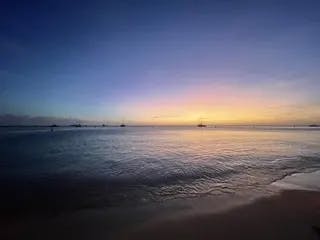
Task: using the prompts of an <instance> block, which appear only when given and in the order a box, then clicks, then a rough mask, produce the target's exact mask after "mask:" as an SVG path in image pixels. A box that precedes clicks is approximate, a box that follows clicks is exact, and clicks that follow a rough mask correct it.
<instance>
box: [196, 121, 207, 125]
mask: <svg viewBox="0 0 320 240" xmlns="http://www.w3.org/2000/svg"><path fill="white" fill-rule="evenodd" d="M206 126H207V125H205V124H203V123H202V120H200V123H199V124H198V125H197V127H206Z"/></svg>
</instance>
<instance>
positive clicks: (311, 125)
mask: <svg viewBox="0 0 320 240" xmlns="http://www.w3.org/2000/svg"><path fill="white" fill-rule="evenodd" d="M309 127H320V125H318V124H310V125H309Z"/></svg>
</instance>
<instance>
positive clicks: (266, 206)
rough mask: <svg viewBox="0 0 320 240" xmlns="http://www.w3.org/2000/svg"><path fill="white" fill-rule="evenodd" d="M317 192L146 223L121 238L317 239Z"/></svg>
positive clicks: (285, 193) (282, 195) (319, 199)
mask: <svg viewBox="0 0 320 240" xmlns="http://www.w3.org/2000/svg"><path fill="white" fill-rule="evenodd" d="M314 227H320V192H314V191H303V190H285V191H283V192H281V193H280V194H279V195H275V196H272V197H269V198H263V199H259V200H257V201H255V202H253V203H250V204H247V205H244V206H240V207H236V208H233V209H231V210H228V211H224V212H220V213H216V214H201V215H193V216H189V217H184V218H183V219H170V220H163V221H154V222H149V223H146V224H144V225H142V226H140V227H138V228H135V229H132V230H131V231H129V232H126V233H125V234H124V235H122V236H121V237H119V238H120V239H297V240H298V239H299V240H301V239H319V235H317V233H316V230H315V229H314Z"/></svg>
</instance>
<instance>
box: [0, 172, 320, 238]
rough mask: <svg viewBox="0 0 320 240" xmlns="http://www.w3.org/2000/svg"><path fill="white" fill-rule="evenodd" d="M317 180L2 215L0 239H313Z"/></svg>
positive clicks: (319, 199) (317, 220) (314, 176)
mask: <svg viewBox="0 0 320 240" xmlns="http://www.w3.org/2000/svg"><path fill="white" fill-rule="evenodd" d="M319 179H320V171H314V172H308V173H295V174H292V175H288V176H286V177H284V178H282V179H280V180H278V181H275V182H273V183H272V184H270V185H269V186H270V187H271V188H273V190H275V191H271V192H272V194H271V195H269V194H268V195H261V196H256V195H252V198H248V196H243V198H241V197H240V198H239V196H238V198H237V197H236V196H229V197H226V198H224V197H223V196H213V197H209V198H199V199H197V198H196V199H185V200H183V204H184V205H183V206H181V205H180V203H181V199H180V200H178V201H177V203H178V204H177V205H175V204H172V205H166V206H165V207H163V206H162V208H161V209H160V210H159V209H158V210H156V211H153V212H152V211H150V209H149V208H148V207H147V206H141V207H139V208H138V209H136V210H132V209H131V210H130V208H128V209H122V212H123V213H122V214H120V215H119V213H116V212H114V213H112V210H110V211H109V210H106V209H93V210H92V209H91V210H90V209H87V210H85V209H84V210H80V211H76V212H73V213H66V214H63V215H60V216H57V217H52V216H51V217H50V216H47V217H45V216H44V217H41V216H38V217H35V218H32V219H28V218H22V219H19V218H17V219H16V220H14V219H11V220H13V221H11V220H9V219H5V218H1V222H0V229H2V230H1V231H0V238H1V239H25V237H31V238H32V239H73V238H74V237H76V238H77V239H115V240H118V239H122V240H135V239H169V240H170V239H192V240H193V239H226V240H228V239H293V240H295V239H297V240H298V239H315V240H316V239H319V238H320V236H319V237H318V236H317V234H316V231H315V230H314V229H313V226H315V227H318V228H320V191H319V187H318V185H317V183H318V182H319ZM144 207H146V208H145V209H144ZM158 207H159V206H158ZM181 207H182V208H181ZM179 208H180V209H179ZM130 211H131V212H130ZM13 217H14V216H13ZM3 230H5V231H3ZM48 233H50V234H48Z"/></svg>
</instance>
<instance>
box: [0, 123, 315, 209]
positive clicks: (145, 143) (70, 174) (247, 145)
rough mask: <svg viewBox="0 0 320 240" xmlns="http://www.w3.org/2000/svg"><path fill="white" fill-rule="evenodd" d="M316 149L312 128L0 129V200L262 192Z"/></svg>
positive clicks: (25, 202) (69, 201)
mask: <svg viewBox="0 0 320 240" xmlns="http://www.w3.org/2000/svg"><path fill="white" fill-rule="evenodd" d="M319 149H320V131H317V130H314V131H310V130H309V129H296V130H294V129H281V128H279V129H278V128H261V129H241V128H232V129H227V128H225V129H223V128H206V129H199V128H192V127H189V128H188V127H175V128H174V127H167V128H165V127H155V128H151V127H128V128H86V129H68V128H59V129H57V130H56V131H54V132H50V131H48V129H31V130H30V129H12V130H8V129H2V130H1V132H0V155H1V162H0V164H1V168H0V176H1V177H0V178H1V179H0V180H1V187H2V189H4V192H5V196H6V197H4V198H3V199H2V200H1V202H2V205H3V206H11V207H12V208H13V209H16V208H21V209H23V210H28V208H31V209H32V207H35V206H36V208H37V209H39V208H41V206H42V205H43V206H44V207H48V206H50V208H54V209H69V208H83V207H107V206H110V205H123V204H137V203H141V202H153V201H165V200H167V199H172V198H182V197H183V198H185V197H195V196H201V195H202V194H219V195H221V194H228V193H233V194H238V193H239V194H240V193H241V192H244V191H261V192H263V191H265V189H266V185H268V184H270V183H271V182H273V181H275V180H277V179H280V178H282V177H284V176H286V175H288V174H291V173H295V172H304V171H313V170H316V169H319V168H320V151H319ZM6 209H8V208H6ZM21 209H20V211H21Z"/></svg>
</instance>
